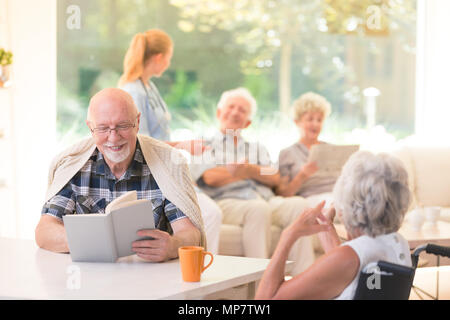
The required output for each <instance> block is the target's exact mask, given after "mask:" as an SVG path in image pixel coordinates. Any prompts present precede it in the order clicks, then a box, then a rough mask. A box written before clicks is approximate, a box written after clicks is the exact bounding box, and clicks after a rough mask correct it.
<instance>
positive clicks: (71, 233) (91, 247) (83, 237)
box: [63, 214, 117, 262]
mask: <svg viewBox="0 0 450 320" xmlns="http://www.w3.org/2000/svg"><path fill="white" fill-rule="evenodd" d="M63 221H64V228H65V229H66V234H67V241H68V244H69V250H70V256H71V258H72V261H87V262H115V261H116V259H117V250H116V246H115V242H114V233H113V227H112V218H111V216H110V215H105V214H67V215H65V216H64V217H63Z"/></svg>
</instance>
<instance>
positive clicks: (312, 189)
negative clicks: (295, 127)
mask: <svg viewBox="0 0 450 320" xmlns="http://www.w3.org/2000/svg"><path fill="white" fill-rule="evenodd" d="M308 157H309V150H308V148H307V147H306V146H305V145H304V144H302V143H300V142H297V143H295V144H293V145H292V146H290V147H288V148H286V149H283V150H281V152H280V156H279V161H278V162H279V169H280V174H281V175H282V176H288V177H289V181H291V180H292V179H294V177H295V176H296V175H297V174H298V173H299V172H300V169H301V168H302V166H303V165H304V164H306V163H307V162H308ZM336 179H337V177H334V176H319V175H312V176H310V177H309V178H308V179H307V180H305V182H303V184H302V185H301V187H300V189H299V190H298V191H297V193H296V195H298V196H302V197H309V196H312V195H315V194H320V193H325V192H331V191H333V187H334V184H335V183H336Z"/></svg>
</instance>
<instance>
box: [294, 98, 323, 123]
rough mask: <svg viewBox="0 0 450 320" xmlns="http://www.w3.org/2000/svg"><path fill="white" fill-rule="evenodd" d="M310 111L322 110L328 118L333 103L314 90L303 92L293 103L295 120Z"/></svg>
mask: <svg viewBox="0 0 450 320" xmlns="http://www.w3.org/2000/svg"><path fill="white" fill-rule="evenodd" d="M309 111H313V112H316V111H318V112H321V113H322V114H323V117H324V118H326V117H328V115H329V114H330V113H331V104H330V103H329V102H328V100H327V99H326V98H325V97H323V96H321V95H319V94H317V93H314V92H307V93H304V94H302V95H301V96H300V97H299V98H298V99H297V100H295V101H294V103H293V104H292V112H293V115H294V120H300V118H301V117H302V116H303V115H304V114H305V113H307V112H309Z"/></svg>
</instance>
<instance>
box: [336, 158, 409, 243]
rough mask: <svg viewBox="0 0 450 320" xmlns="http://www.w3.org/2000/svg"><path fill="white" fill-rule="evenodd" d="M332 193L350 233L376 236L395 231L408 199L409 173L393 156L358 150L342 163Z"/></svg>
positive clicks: (400, 221)
mask: <svg viewBox="0 0 450 320" xmlns="http://www.w3.org/2000/svg"><path fill="white" fill-rule="evenodd" d="M333 196H334V205H335V208H336V210H338V211H340V212H341V213H342V220H343V222H344V225H345V227H346V228H347V230H348V231H349V232H350V233H352V232H354V231H356V230H359V231H361V232H362V233H363V234H365V235H368V236H370V237H376V236H379V235H382V234H388V233H392V232H396V231H398V229H399V228H400V226H401V224H402V222H403V218H404V216H405V213H406V211H407V210H408V207H409V203H410V199H411V194H410V191H409V188H408V174H407V172H406V170H405V168H404V166H403V164H402V163H401V161H400V160H398V159H396V158H394V157H393V156H390V155H388V154H378V155H374V154H372V153H370V152H367V151H359V152H356V153H355V154H353V155H352V156H351V157H350V159H349V160H348V161H347V163H346V164H345V165H344V168H343V169H342V173H341V175H340V176H339V178H338V180H337V182H336V184H335V186H334V190H333Z"/></svg>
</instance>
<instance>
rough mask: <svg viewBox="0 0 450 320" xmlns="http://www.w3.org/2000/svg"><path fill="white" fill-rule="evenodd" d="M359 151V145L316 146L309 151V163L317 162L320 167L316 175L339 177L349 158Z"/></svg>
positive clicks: (324, 144)
mask: <svg viewBox="0 0 450 320" xmlns="http://www.w3.org/2000/svg"><path fill="white" fill-rule="evenodd" d="M358 150H359V146H358V145H345V146H339V145H333V144H326V143H323V144H316V145H313V146H312V147H311V149H310V150H309V157H308V161H315V162H316V163H317V166H318V167H319V170H317V172H316V173H315V174H314V175H317V176H336V177H338V176H339V174H340V173H341V170H342V167H343V166H344V164H345V163H346V162H347V160H348V158H350V156H351V155H352V154H353V153H354V152H356V151H358Z"/></svg>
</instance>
